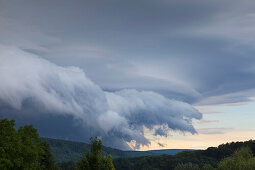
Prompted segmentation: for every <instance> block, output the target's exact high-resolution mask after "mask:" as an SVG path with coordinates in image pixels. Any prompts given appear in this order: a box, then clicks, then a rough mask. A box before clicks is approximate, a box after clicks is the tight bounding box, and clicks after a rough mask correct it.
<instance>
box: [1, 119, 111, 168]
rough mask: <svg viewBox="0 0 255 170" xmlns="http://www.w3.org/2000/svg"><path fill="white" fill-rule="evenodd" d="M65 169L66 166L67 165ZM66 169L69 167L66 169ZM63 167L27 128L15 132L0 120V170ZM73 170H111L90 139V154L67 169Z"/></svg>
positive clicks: (98, 143) (95, 140) (11, 122)
mask: <svg viewBox="0 0 255 170" xmlns="http://www.w3.org/2000/svg"><path fill="white" fill-rule="evenodd" d="M67 166H68V164H67ZM69 166H70V165H69ZM65 168H66V167H63V164H59V163H57V162H56V161H55V159H54V156H53V155H52V153H51V151H50V147H49V145H48V143H46V142H45V141H43V140H42V139H41V138H40V136H39V134H38V132H37V129H35V128H34V127H33V126H31V125H26V126H21V127H19V129H18V130H16V129H15V121H14V120H8V119H2V120H0V169H1V170H59V169H65ZM69 168H70V169H75V170H115V168H114V166H113V163H112V158H111V155H109V156H106V155H102V140H101V139H98V138H91V148H90V151H86V152H85V153H84V154H83V155H82V156H81V159H80V160H79V161H77V162H76V163H72V164H71V166H70V167H69Z"/></svg>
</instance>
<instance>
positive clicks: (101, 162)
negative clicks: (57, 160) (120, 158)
mask: <svg viewBox="0 0 255 170" xmlns="http://www.w3.org/2000/svg"><path fill="white" fill-rule="evenodd" d="M90 140H91V145H90V146H91V147H90V151H89V152H87V153H86V154H83V155H82V158H81V159H80V160H79V161H78V162H77V164H76V169H77V170H115V168H114V166H113V163H112V158H111V155H109V156H103V155H102V140H100V139H98V138H95V139H93V138H91V139H90Z"/></svg>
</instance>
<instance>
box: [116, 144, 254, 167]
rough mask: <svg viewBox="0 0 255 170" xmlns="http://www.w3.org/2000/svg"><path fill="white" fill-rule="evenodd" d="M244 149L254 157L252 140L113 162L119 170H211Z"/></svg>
mask: <svg viewBox="0 0 255 170" xmlns="http://www.w3.org/2000/svg"><path fill="white" fill-rule="evenodd" d="M242 147H248V148H250V149H251V154H252V155H254V153H255V141H253V140H250V141H246V142H232V143H227V144H222V145H220V146H218V147H210V148H208V149H206V150H196V151H184V152H181V153H178V154H176V155H174V156H172V155H160V156H155V155H154V156H142V157H132V158H117V159H114V160H113V163H114V166H115V168H116V169H117V170H155V169H160V170H171V169H173V170H174V169H175V168H176V167H177V166H178V167H179V169H181V167H189V166H192V168H196V167H197V166H198V167H199V168H200V169H208V170H210V169H213V168H217V167H218V164H219V162H220V161H221V160H224V158H226V157H229V156H231V155H232V154H233V153H234V152H235V151H236V150H238V149H240V148H242ZM248 160H249V159H248ZM251 160H253V159H250V161H251ZM221 164H223V163H221ZM183 169H185V168H183ZM237 170H238V169H237Z"/></svg>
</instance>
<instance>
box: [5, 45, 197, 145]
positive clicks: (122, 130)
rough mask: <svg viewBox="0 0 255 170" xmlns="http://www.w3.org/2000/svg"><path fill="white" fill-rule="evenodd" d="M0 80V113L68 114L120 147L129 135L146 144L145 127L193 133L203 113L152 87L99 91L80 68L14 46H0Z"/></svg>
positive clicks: (110, 143) (108, 141)
mask: <svg viewBox="0 0 255 170" xmlns="http://www.w3.org/2000/svg"><path fill="white" fill-rule="evenodd" d="M0 80H1V83H0V113H2V112H3V109H2V108H3V107H5V108H6V107H9V108H11V109H12V110H13V112H15V114H17V115H18V114H23V113H24V110H25V109H27V108H30V110H31V109H32V110H33V109H34V110H33V112H31V113H29V114H33V115H31V116H41V115H42V114H43V115H44V116H47V115H52V114H54V115H57V116H65V115H68V116H72V117H73V118H74V119H75V120H79V122H80V124H79V125H78V126H80V127H81V128H83V129H84V130H86V131H88V129H93V131H94V133H95V134H94V135H99V136H102V137H103V138H104V139H106V143H107V144H108V145H111V146H115V147H120V148H121V147H122V148H123V146H124V145H121V144H123V143H124V144H125V143H126V142H130V141H131V140H135V141H136V143H137V147H139V146H140V144H143V145H146V144H148V143H149V140H148V139H147V138H146V136H144V132H143V129H144V127H147V128H149V129H153V128H155V127H156V126H157V127H158V126H164V127H167V128H168V129H172V130H180V131H187V132H191V133H196V131H195V129H194V127H193V126H192V119H201V117H202V115H201V113H200V112H199V111H197V110H196V109H195V108H193V107H192V106H191V105H189V104H187V103H184V102H181V101H176V100H171V99H168V98H166V97H164V96H162V95H160V94H158V93H155V92H152V91H137V90H134V89H125V90H120V91H116V92H106V91H103V90H102V89H101V88H100V87H99V86H98V85H96V84H95V83H93V82H92V81H91V80H90V79H89V78H87V77H86V75H85V73H84V72H83V70H81V69H79V68H77V67H61V66H58V65H56V64H54V63H51V62H49V61H47V60H45V59H42V58H40V57H39V56H36V55H34V54H31V53H28V52H25V51H23V50H21V49H19V48H16V47H9V46H0ZM58 123H59V122H56V125H55V126H57V125H58ZM66 126H68V125H66ZM39 130H40V129H39ZM64 130H65V129H63V131H64ZM165 130H167V129H165ZM73 133H75V132H73ZM84 135H85V136H86V135H88V134H84Z"/></svg>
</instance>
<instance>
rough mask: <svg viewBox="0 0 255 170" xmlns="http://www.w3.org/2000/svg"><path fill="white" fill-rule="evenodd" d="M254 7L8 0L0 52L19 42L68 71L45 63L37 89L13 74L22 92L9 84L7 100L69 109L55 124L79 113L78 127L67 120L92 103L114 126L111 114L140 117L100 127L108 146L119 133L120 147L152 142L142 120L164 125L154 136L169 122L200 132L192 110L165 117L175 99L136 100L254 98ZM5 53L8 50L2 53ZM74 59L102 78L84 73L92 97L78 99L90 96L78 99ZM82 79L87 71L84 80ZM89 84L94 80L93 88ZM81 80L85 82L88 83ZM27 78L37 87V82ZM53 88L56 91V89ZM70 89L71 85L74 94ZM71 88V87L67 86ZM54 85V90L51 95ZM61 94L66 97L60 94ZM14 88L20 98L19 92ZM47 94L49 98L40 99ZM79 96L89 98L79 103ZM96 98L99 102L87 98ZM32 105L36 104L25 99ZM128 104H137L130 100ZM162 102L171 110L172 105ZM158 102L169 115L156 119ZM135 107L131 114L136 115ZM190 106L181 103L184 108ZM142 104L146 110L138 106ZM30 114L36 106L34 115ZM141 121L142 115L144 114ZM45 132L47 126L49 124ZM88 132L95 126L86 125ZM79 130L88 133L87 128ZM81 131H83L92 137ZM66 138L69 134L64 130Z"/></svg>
mask: <svg viewBox="0 0 255 170" xmlns="http://www.w3.org/2000/svg"><path fill="white" fill-rule="evenodd" d="M254 8H255V2H254V1H252V0H244V1H242V2H240V1H239V0H208V1H201V0H191V1H186V0H178V1H177V0H157V1H156V0H139V1H137V0H136V1H135V0H129V1H119V0H107V1H104V0H93V1H86V0H85V1H84V0H74V1H68V0H38V1H34V0H19V1H10V0H0V37H1V39H0V44H4V45H5V46H2V47H1V50H2V51H4V50H7V51H8V49H9V48H10V47H9V46H12V48H14V49H18V50H17V51H19V54H20V52H21V53H22V54H24V53H26V54H29V55H30V53H33V54H36V55H37V56H40V57H42V58H44V59H47V60H49V61H51V62H53V63H56V64H57V65H59V66H57V67H56V68H61V69H60V70H62V71H64V72H62V71H60V72H59V71H56V69H55V67H54V69H53V72H56V74H57V75H58V76H59V77H62V78H65V79H64V80H63V79H55V78H54V76H52V77H51V76H48V75H50V73H49V72H47V70H44V69H43V68H42V71H43V72H45V74H44V75H40V76H39V77H40V80H41V81H45V82H48V83H49V84H47V83H46V84H47V89H46V91H45V89H42V88H41V84H40V83H42V82H40V81H37V79H33V81H34V83H33V85H34V88H38V89H34V91H33V92H34V93H31V89H29V90H28V88H24V89H23V88H22V87H20V86H15V84H22V83H20V82H19V81H18V80H20V79H19V76H18V78H17V80H15V81H14V80H13V82H11V85H12V86H9V85H8V87H6V88H7V89H16V90H17V91H16V92H15V93H14V91H12V90H10V91H8V90H3V89H4V88H3V89H2V90H3V92H2V96H3V95H4V96H5V99H4V100H3V101H2V102H5V104H6V103H9V104H10V103H11V105H10V106H11V108H13V107H14V108H16V109H20V108H22V109H21V110H22V111H19V113H22V115H23V114H26V113H30V111H31V112H33V108H31V106H32V105H33V106H34V107H35V106H37V105H40V106H43V108H45V109H46V110H44V111H43V112H46V113H53V114H49V115H50V116H51V118H49V116H48V117H45V118H44V119H43V120H44V121H42V122H54V121H49V119H52V120H56V119H58V116H56V113H59V112H61V113H64V115H63V114H61V117H62V116H64V117H62V118H59V119H61V120H59V121H57V122H66V121H69V118H70V117H71V118H73V119H74V120H75V121H76V123H75V124H77V126H74V124H73V120H72V121H70V123H65V124H69V125H70V129H76V131H77V133H78V131H79V130H78V129H80V128H79V127H80V123H81V122H82V121H80V119H82V120H84V119H85V120H86V119H87V118H84V117H83V116H81V115H83V113H84V111H83V110H84V108H83V107H82V106H81V105H86V106H88V108H87V109H88V113H92V112H95V113H98V114H99V115H98V117H95V118H94V121H99V120H100V121H103V120H105V121H109V122H106V123H102V122H101V124H105V125H109V124H112V123H111V122H110V120H111V119H110V118H111V117H114V118H116V120H118V121H116V122H122V121H124V122H125V120H128V122H129V121H130V122H133V123H134V124H135V125H134V126H130V124H128V123H127V124H126V125H125V123H123V124H124V125H125V127H126V126H127V127H128V128H127V129H130V128H131V131H125V129H122V128H119V127H118V126H119V125H118V124H115V123H114V126H113V127H108V126H107V127H100V128H102V129H110V130H108V131H107V132H104V133H107V135H105V134H104V133H102V131H100V130H98V131H97V130H96V131H97V132H100V134H101V133H102V134H101V135H102V136H104V137H105V138H108V139H109V140H107V141H108V143H109V144H111V142H109V141H111V140H110V139H114V141H115V143H118V144H116V146H120V145H121V146H122V147H124V146H123V141H120V140H119V139H123V140H124V141H130V140H132V139H136V140H137V141H138V143H141V144H144V143H145V144H146V143H148V141H147V140H146V139H145V138H144V137H143V135H141V134H140V133H141V132H142V130H141V125H145V126H148V127H149V128H150V127H151V126H154V125H159V124H160V125H163V126H162V127H160V128H158V129H156V131H155V135H166V134H167V130H165V129H164V128H163V127H164V126H165V125H168V126H169V127H170V128H173V129H179V130H184V131H190V132H195V130H194V129H193V127H192V125H191V120H190V119H191V117H194V115H190V118H189V119H188V120H182V119H180V117H178V116H177V117H176V122H177V124H176V125H174V126H172V123H169V122H171V121H172V120H173V119H171V120H168V119H167V118H166V117H164V116H163V115H164V114H165V113H166V112H167V113H175V111H172V110H171V108H172V107H171V108H167V109H166V110H164V109H163V110H161V108H160V106H161V105H152V106H155V107H152V108H150V109H151V110H146V109H144V107H142V105H136V104H135V106H137V107H135V106H134V105H133V104H134V103H130V100H131V101H133V100H135V101H138V103H140V101H142V102H145V101H146V102H145V103H147V105H148V106H150V105H151V103H148V101H150V99H151V98H157V99H158V100H159V101H164V102H169V101H168V100H170V101H171V103H172V99H174V100H173V101H183V102H184V105H181V106H179V107H180V108H186V107H188V106H189V105H188V106H187V104H186V103H189V104H197V105H207V104H223V103H238V102H247V101H250V97H253V96H254V95H255V92H254V84H255V67H254V65H255V58H254V52H255V51H254V46H255V31H254V30H255V24H254V22H253V21H254V19H255V13H254ZM20 49H21V50H20ZM15 51H16V50H14V52H15ZM0 55H2V54H1V51H0ZM1 60H2V59H1ZM6 60H8V59H6ZM39 61H41V60H39ZM43 61H45V60H43ZM1 62H2V61H1ZM20 62H21V63H23V64H24V65H23V66H25V65H27V66H28V68H30V67H29V66H31V65H33V64H34V63H30V60H28V61H20ZM46 63H47V62H46ZM39 65H40V64H39ZM60 66H62V67H60ZM67 66H75V67H72V68H70V70H72V71H71V72H79V73H81V72H82V73H81V74H79V76H81V75H82V74H83V71H81V70H80V69H77V67H79V68H82V70H84V71H85V72H86V74H87V76H88V77H89V78H90V79H91V80H93V82H95V83H93V82H92V81H91V80H90V79H88V78H87V77H86V76H85V78H84V79H86V83H85V84H86V85H85V87H86V88H88V89H90V88H91V90H92V94H88V95H87V94H86V95H87V96H91V95H92V96H93V95H95V96H94V97H92V98H88V99H91V100H88V101H87V100H86V102H85V101H84V100H82V99H80V98H83V95H81V96H79V95H78V96H76V97H75V98H73V94H76V93H78V94H82V92H81V91H79V90H80V89H83V88H85V87H82V88H81V87H79V88H76V86H74V87H73V84H72V83H73V82H76V80H75V81H74V79H73V78H72V79H70V78H68V77H70V76H67V74H69V73H70V72H69V71H70V70H69V69H67V70H68V71H67V72H66V71H65V70H66V68H67ZM68 68H69V67H68ZM49 70H51V69H49ZM49 70H48V71H49ZM57 70H58V69H57ZM51 71H52V70H51ZM47 73H48V74H47ZM10 74H14V73H13V72H12V71H10V72H8V74H6V75H5V74H2V75H1V77H0V79H1V80H3V79H4V78H7V77H5V76H8V75H9V76H10ZM24 74H25V73H24ZM29 74H30V72H29ZM59 74H60V75H59ZM63 74H64V76H63ZM58 76H57V77H58ZM71 76H73V75H71ZM44 78H46V79H47V81H46V79H44ZM74 78H77V77H74ZM35 80H36V81H35ZM20 81H21V82H23V81H24V80H20ZM62 81H65V83H62ZM77 81H81V79H80V78H77ZM88 82H89V84H91V83H92V85H91V86H88V84H87V83H88ZM83 83H84V82H83V80H82V81H81V83H80V84H83ZM25 84H26V83H25ZM97 84H98V85H97ZM55 85H58V87H55ZM69 85H71V87H70V86H69ZM94 85H95V86H94ZM26 86H28V87H30V85H26ZM11 87H13V88H11ZM24 87H25V86H24ZM52 88H53V89H54V91H50V89H52ZM70 88H71V89H72V92H73V93H69V92H70ZM32 89H33V88H32ZM65 89H68V90H66V91H67V92H66V93H65V92H64V91H65ZM88 89H86V90H84V91H87V90H88ZM102 89H103V90H102ZM124 89H136V90H131V91H126V90H124ZM76 90H78V91H76ZM89 91H90V90H89ZM142 91H146V92H142ZM148 91H151V92H148ZM39 92H41V93H39ZM54 93H55V94H56V96H54V95H52V94H54ZM49 94H51V95H49ZM59 94H61V95H60V96H58V95H59ZM128 94H132V96H128ZM16 95H17V96H20V97H21V96H22V97H21V98H20V97H18V98H17V97H16ZM39 96H40V97H39ZM134 96H137V98H134ZM12 97H13V98H12ZM42 97H43V99H46V100H40V99H42ZM116 98H118V100H116ZM78 99H79V100H81V101H84V102H85V103H84V104H81V103H77V102H76V100H77V101H78ZM94 99H98V100H94ZM115 100H116V103H118V101H122V102H123V103H124V104H123V103H119V106H120V108H119V107H117V106H114V105H112V106H111V107H113V108H114V110H112V109H109V108H108V107H109V102H110V101H115ZM30 102H32V103H33V104H31V103H30ZM90 102H91V103H93V104H89V103H90ZM26 103H27V104H26ZM98 103H101V104H102V105H101V106H100V107H98V108H97V107H94V106H96V105H98ZM145 103H144V104H145ZM177 103H178V102H177ZM5 104H4V103H1V105H2V106H4V107H1V108H2V109H4V110H5V111H6V112H8V113H10V114H9V115H12V112H13V111H12V109H10V108H9V107H10V106H9V107H7V106H6V105H5ZM24 104H25V106H28V107H24ZM154 104H155V103H154ZM172 104H173V103H172ZM175 104H176V103H175ZM127 105H128V106H130V108H125V107H126V106H127ZM147 105H146V106H147ZM177 105H178V104H177ZM46 106H47V107H46ZM122 106H123V107H122ZM124 106H125V107H124ZM24 108H26V109H25V110H24ZM134 108H135V109H134ZM162 108H165V105H164V107H162ZM98 109H99V110H98ZM100 109H102V110H100ZM132 109H134V110H135V111H134V110H132ZM169 109H170V110H171V111H169ZM106 110H107V111H106ZM108 110H111V111H113V112H108ZM116 110H118V112H117V111H116ZM138 110H139V112H138ZM159 110H160V111H161V112H162V115H160V116H162V117H163V118H164V119H165V120H166V121H167V122H168V123H166V122H164V123H163V122H162V120H161V119H158V117H157V116H159V115H157V114H155V113H154V112H157V111H159ZM129 111H130V112H132V114H131V115H132V116H131V117H130V114H129ZM186 111H187V110H183V112H185V113H186ZM144 112H145V113H147V114H148V117H143V116H142V115H143V114H138V113H144ZM69 113H72V114H69ZM74 113H75V114H74ZM86 113H87V112H86ZM100 113H105V114H103V115H104V116H105V117H104V118H102V117H101V118H100ZM120 113H122V114H120ZM38 114H39V113H38ZM41 115H43V114H40V116H41ZM85 115H87V114H85ZM166 115H168V114H166ZM65 116H66V117H65ZM14 117H15V116H14ZM29 117H30V114H29V116H27V119H28V118H29ZM81 117H82V118H81ZM123 117H124V119H122V118H123ZM150 117H151V119H149V118H150ZM170 117H172V115H171V116H170ZM77 118H78V119H77ZM196 118H198V117H196ZM35 119H37V117H36V116H35ZM141 120H144V121H143V122H140V121H141ZM153 120H154V121H153ZM180 120H181V121H180ZM33 121H35V120H33ZM33 121H31V122H33ZM21 122H22V121H21ZM92 122H93V121H92ZM53 124H54V123H52V125H53ZM59 124H61V123H59ZM37 125H38V126H39V125H40V127H44V128H42V129H45V127H46V126H45V124H43V123H40V121H37ZM183 125H184V126H183ZM129 126H130V127H129ZM86 127H87V126H86ZM117 127H118V128H117ZM59 129H60V130H61V128H59ZM133 129H137V130H138V132H135V133H133ZM56 131H58V128H56ZM74 131H75V130H74ZM44 132H45V134H47V133H46V132H47V130H45V131H44ZM84 132H86V134H90V130H88V129H86V130H84ZM79 133H81V134H82V133H83V131H79ZM58 134H61V133H60V132H59V133H58ZM81 134H79V135H77V136H84V135H81ZM110 134H112V135H110ZM138 134H139V135H138ZM85 136H86V135H85ZM87 136H88V135H87ZM87 136H86V137H87ZM60 137H62V138H63V136H61V135H60ZM72 138H74V137H73V136H72ZM84 138H85V137H84ZM84 138H83V139H84ZM83 139H82V140H83ZM79 140H80V139H79Z"/></svg>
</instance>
